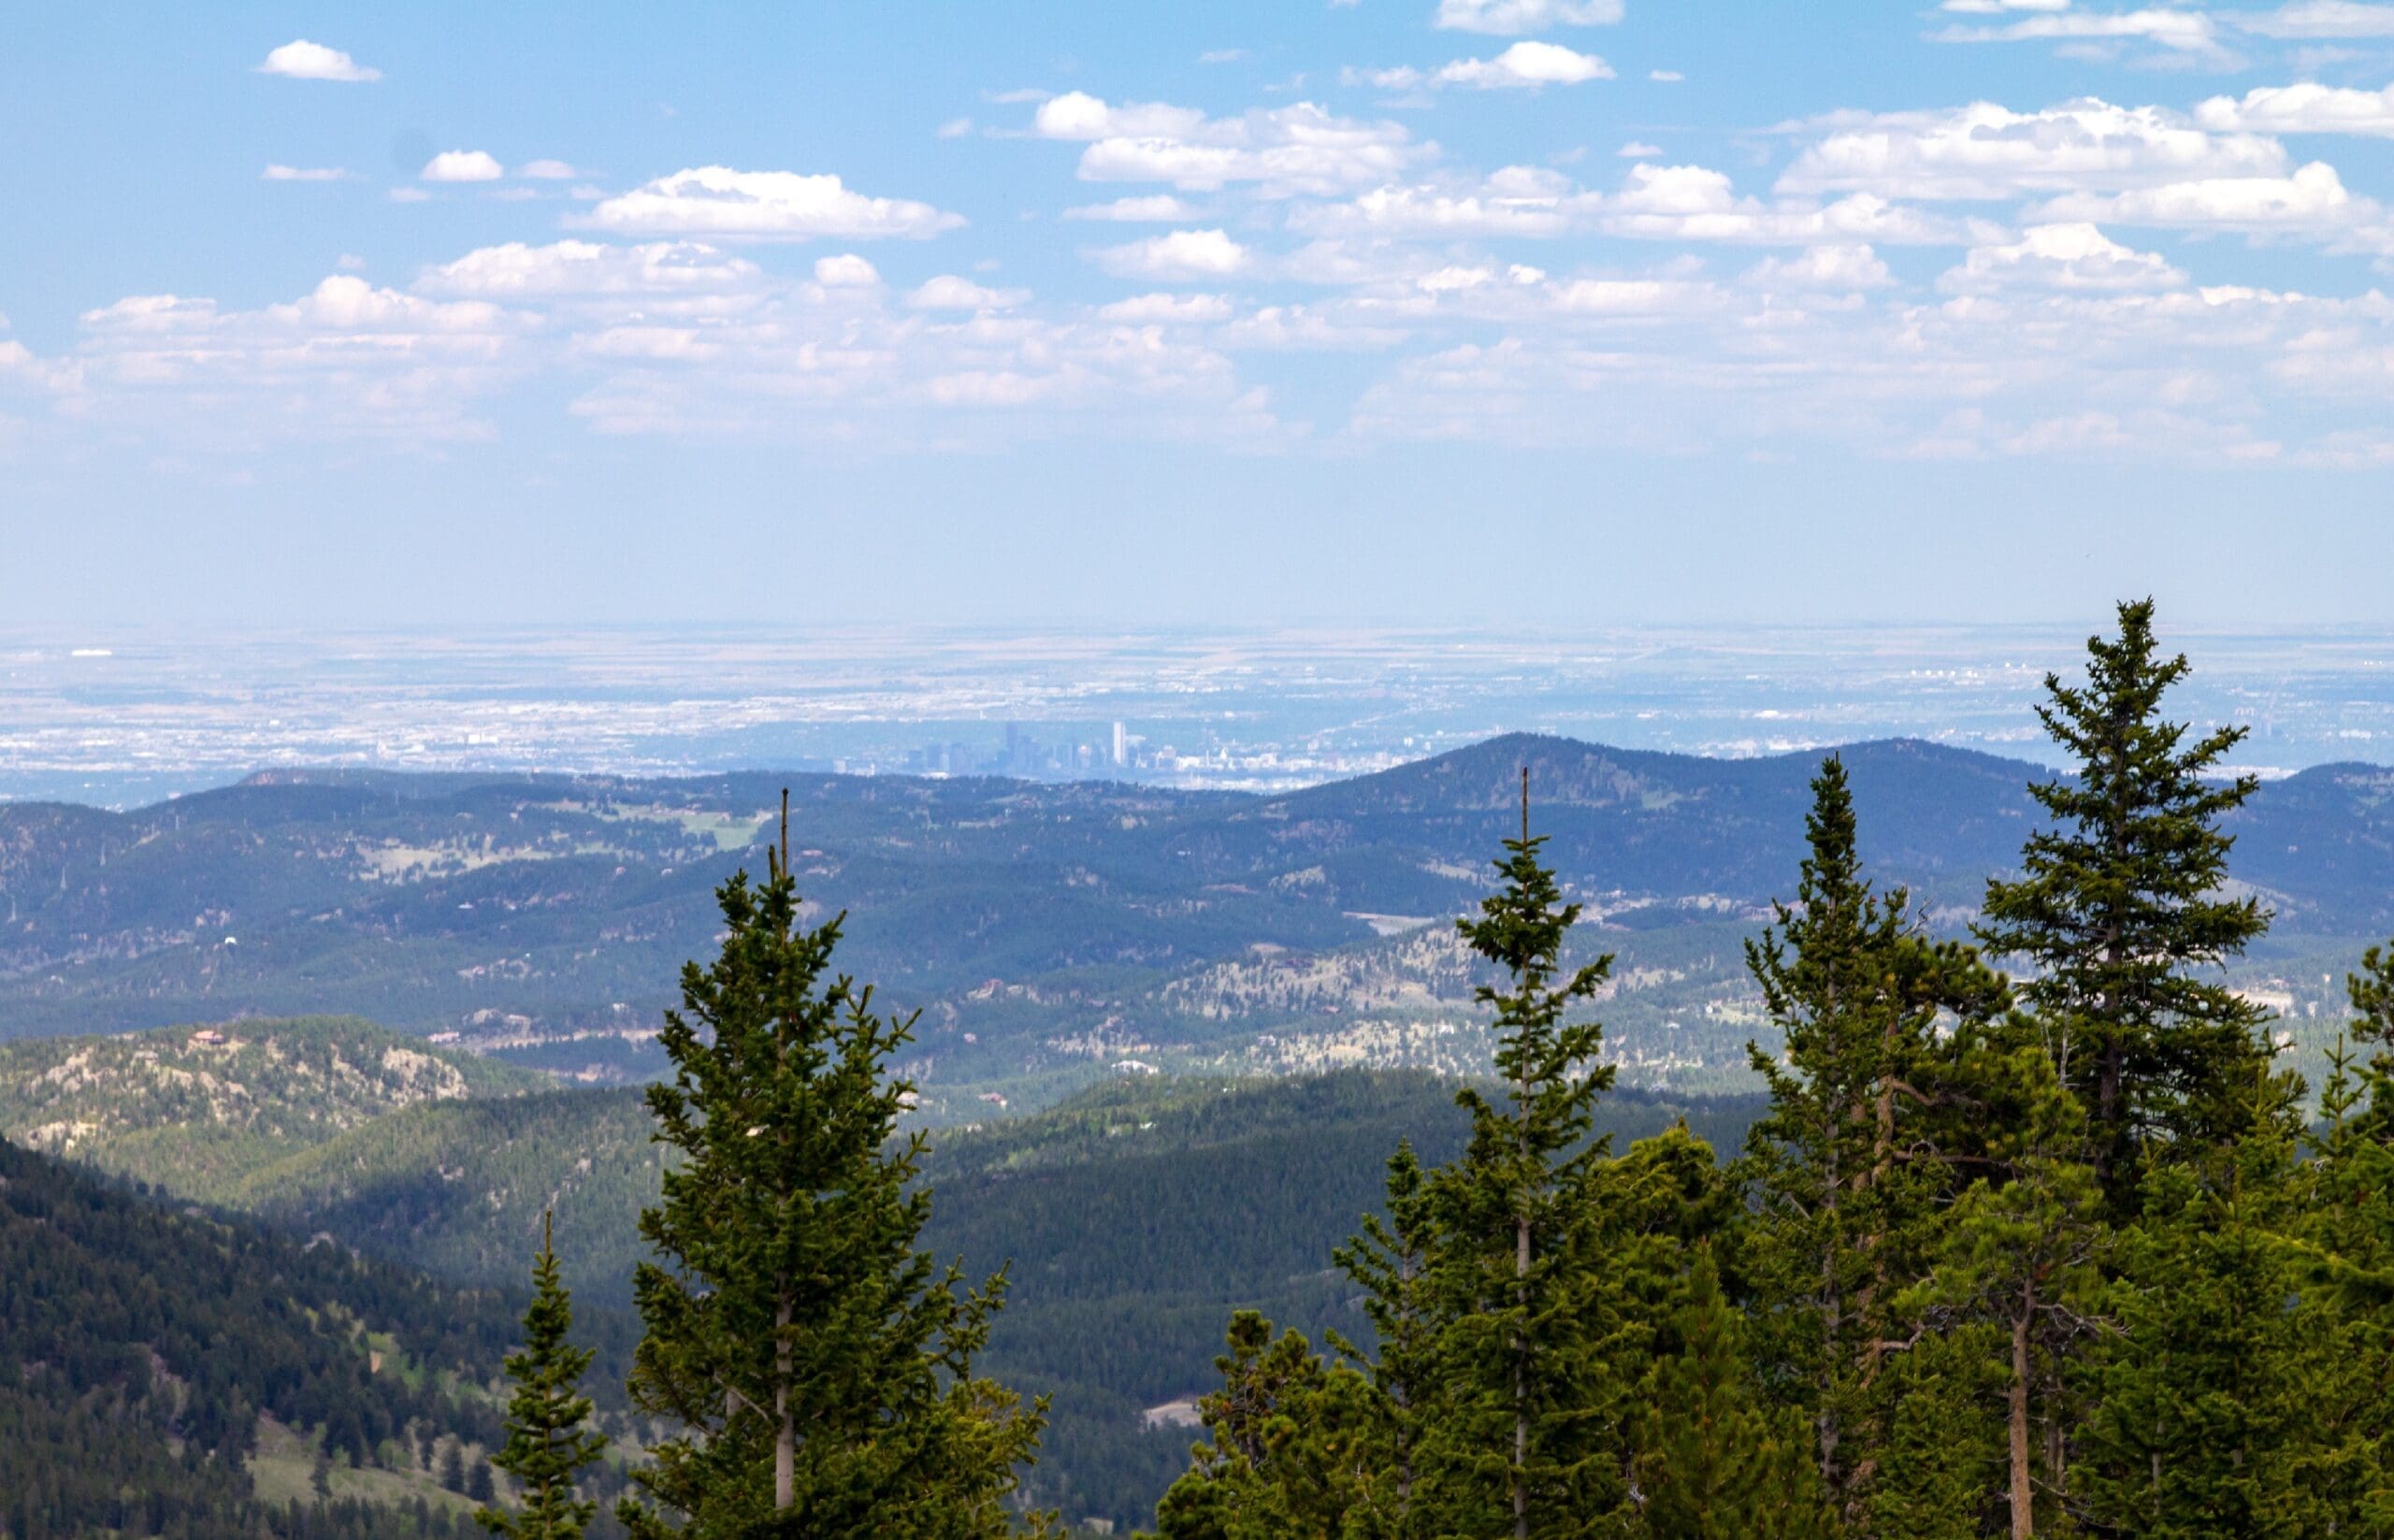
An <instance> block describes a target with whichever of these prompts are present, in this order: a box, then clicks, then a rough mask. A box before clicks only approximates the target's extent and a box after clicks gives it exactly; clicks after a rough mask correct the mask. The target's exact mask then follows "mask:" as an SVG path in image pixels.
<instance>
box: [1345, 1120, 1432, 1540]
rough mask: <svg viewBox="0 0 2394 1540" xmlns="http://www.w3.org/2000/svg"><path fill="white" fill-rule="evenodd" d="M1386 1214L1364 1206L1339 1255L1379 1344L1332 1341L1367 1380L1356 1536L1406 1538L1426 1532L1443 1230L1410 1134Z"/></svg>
mask: <svg viewBox="0 0 2394 1540" xmlns="http://www.w3.org/2000/svg"><path fill="white" fill-rule="evenodd" d="M1387 1192H1388V1216H1387V1218H1385V1219H1383V1218H1382V1217H1381V1216H1378V1215H1377V1214H1367V1215H1365V1216H1363V1230H1362V1231H1361V1232H1360V1233H1359V1234H1357V1235H1355V1236H1354V1237H1352V1238H1351V1239H1349V1240H1348V1242H1347V1243H1346V1244H1345V1245H1341V1246H1340V1247H1338V1248H1337V1250H1336V1251H1335V1252H1334V1254H1333V1259H1334V1261H1336V1263H1337V1264H1338V1266H1339V1268H1340V1269H1341V1270H1342V1271H1343V1272H1345V1273H1346V1274H1347V1276H1348V1278H1349V1279H1350V1280H1352V1281H1353V1282H1354V1284H1355V1285H1356V1286H1357V1287H1358V1288H1361V1289H1362V1290H1363V1314H1364V1317H1365V1318H1366V1319H1368V1320H1369V1321H1370V1322H1371V1323H1372V1331H1373V1335H1374V1340H1375V1344H1376V1346H1375V1349H1374V1351H1373V1352H1370V1353H1366V1352H1364V1351H1363V1349H1361V1348H1359V1347H1357V1346H1355V1345H1354V1344H1352V1343H1350V1342H1348V1340H1347V1339H1345V1338H1344V1337H1341V1336H1339V1335H1337V1334H1336V1333H1332V1335H1331V1345H1332V1346H1334V1347H1335V1348H1336V1349H1337V1350H1338V1351H1339V1352H1340V1354H1342V1355H1343V1356H1344V1357H1345V1358H1347V1359H1348V1360H1350V1361H1353V1362H1358V1363H1361V1364H1363V1366H1364V1370H1365V1374H1366V1375H1367V1378H1368V1381H1369V1385H1370V1395H1369V1397H1368V1406H1369V1408H1370V1426H1369V1429H1368V1432H1367V1433H1366V1438H1367V1440H1368V1446H1367V1449H1366V1451H1365V1460H1364V1464H1365V1469H1366V1472H1367V1475H1366V1479H1365V1480H1364V1482H1363V1488H1362V1490H1359V1491H1358V1493H1357V1495H1356V1504H1355V1513H1354V1516H1353V1518H1351V1519H1350V1528H1351V1530H1352V1532H1353V1533H1354V1534H1355V1535H1356V1536H1357V1537H1358V1540H1402V1537H1406V1536H1411V1535H1416V1534H1424V1533H1429V1531H1428V1528H1427V1525H1426V1522H1425V1514H1426V1512H1427V1511H1428V1504H1425V1503H1423V1502H1422V1501H1421V1497H1422V1494H1421V1491H1420V1487H1421V1475H1422V1473H1421V1441H1422V1437H1423V1434H1424V1432H1425V1430H1426V1429H1427V1428H1428V1426H1429V1419H1430V1418H1432V1417H1433V1416H1435V1402H1434V1398H1435V1396H1436V1394H1437V1390H1438V1337H1439V1332H1440V1330H1441V1328H1442V1325H1443V1322H1442V1321H1441V1318H1440V1317H1439V1314H1438V1311H1437V1306H1436V1298H1435V1293H1434V1292H1433V1288H1434V1283H1435V1269H1436V1264H1437V1244H1438V1243H1437V1233H1436V1229H1435V1220H1434V1216H1433V1213H1432V1209H1431V1204H1430V1195H1429V1190H1428V1183H1427V1179H1426V1177H1425V1176H1424V1174H1423V1173H1422V1170H1421V1161H1420V1160H1419V1159H1416V1158H1415V1156H1414V1153H1413V1145H1412V1144H1411V1143H1410V1142H1409V1141H1404V1140H1400V1141H1399V1142H1398V1144H1397V1147H1396V1153H1395V1154H1394V1155H1393V1156H1392V1157H1390V1158H1389V1162H1388V1188H1387Z"/></svg>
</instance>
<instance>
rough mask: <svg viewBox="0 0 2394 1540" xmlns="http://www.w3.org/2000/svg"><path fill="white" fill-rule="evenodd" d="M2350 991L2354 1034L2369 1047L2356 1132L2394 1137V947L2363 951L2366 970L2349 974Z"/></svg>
mask: <svg viewBox="0 0 2394 1540" xmlns="http://www.w3.org/2000/svg"><path fill="white" fill-rule="evenodd" d="M2344 993H2345V996H2346V997H2347V998H2348V999H2349V1000H2351V1001H2352V1008H2353V1019H2352V1025H2351V1026H2350V1028H2349V1029H2347V1030H2348V1033H2349V1035H2350V1037H2351V1039H2352V1041H2353V1042H2355V1043H2359V1044H2360V1045H2361V1046H2363V1047H2364V1048H2367V1049H2368V1050H2369V1058H2367V1059H2366V1060H2364V1061H2363V1064H2362V1068H2361V1072H2360V1075H2359V1087H2360V1089H2361V1090H2362V1092H2363V1093H2364V1099H2365V1106H2364V1107H2363V1108H2362V1109H2361V1111H2360V1115H2359V1116H2358V1118H2357V1119H2356V1124H2355V1129H2354V1131H2355V1133H2356V1134H2358V1135H2359V1136H2361V1137H2366V1138H2373V1139H2380V1140H2383V1139H2387V1138H2389V1137H2394V945H2387V946H2372V947H2371V948H2370V949H2369V950H2368V951H2366V952H2364V953H2362V954H2361V958H2360V971H2359V972H2358V973H2347V974H2345V975H2344Z"/></svg>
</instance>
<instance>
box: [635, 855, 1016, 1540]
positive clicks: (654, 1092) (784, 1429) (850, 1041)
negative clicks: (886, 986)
mask: <svg viewBox="0 0 2394 1540" xmlns="http://www.w3.org/2000/svg"><path fill="white" fill-rule="evenodd" d="M786 829H787V825H786V814H785V824H784V830H785V832H784V841H785V845H786V839H787V834H786ZM716 897H717V900H718V902H719V904H720V906H721V910H722V914H723V924H724V932H725V934H724V939H723V943H722V950H721V952H720V954H719V955H718V957H716V959H715V961H714V964H713V966H711V967H708V968H704V969H701V968H700V967H699V965H698V964H697V963H695V962H693V963H691V964H689V965H688V966H687V967H686V968H685V969H684V971H683V977H682V997H683V1006H682V1009H681V1010H679V1011H673V1012H669V1013H668V1014H667V1016H666V1021H665V1026H664V1028H663V1029H662V1030H661V1031H660V1032H659V1034H658V1042H659V1043H660V1045H661V1046H662V1047H663V1048H664V1050H665V1052H666V1054H667V1055H668V1057H669V1058H671V1060H672V1064H673V1078H672V1080H671V1083H669V1084H663V1085H656V1086H652V1087H649V1092H648V1104H649V1108H650V1110H651V1112H652V1113H653V1114H654V1115H655V1116H656V1121H657V1125H658V1131H657V1133H656V1139H657V1140H658V1141H659V1142H661V1143H663V1144H669V1145H671V1146H672V1147H673V1149H674V1150H675V1151H676V1152H678V1155H679V1157H680V1159H678V1160H675V1161H671V1162H669V1163H668V1165H667V1167H666V1171H665V1174H664V1178H663V1192H662V1195H661V1202H659V1203H658V1205H657V1206H656V1207H654V1208H651V1209H648V1210H646V1211H645V1212H643V1213H642V1216H641V1233H642V1236H643V1237H645V1238H646V1239H647V1240H648V1242H649V1243H650V1244H651V1245H653V1246H655V1247H656V1251H657V1252H658V1253H659V1254H660V1255H661V1256H662V1257H663V1258H664V1259H665V1260H666V1262H667V1263H668V1264H669V1265H666V1266H659V1265H656V1264H652V1263H643V1264H642V1266H641V1268H640V1270H639V1274H638V1276H637V1279H636V1281H635V1293H636V1297H637V1300H638V1303H639V1306H640V1311H641V1316H642V1320H643V1322H644V1324H645V1326H646V1335H645V1337H644V1339H643V1340H642V1343H641V1345H640V1347H639V1350H638V1353H637V1356H636V1358H635V1360H634V1366H633V1370H632V1376H631V1385H630V1389H631V1394H632V1399H633V1402H634V1403H635V1405H637V1406H638V1407H639V1408H640V1409H641V1410H642V1411H644V1412H646V1413H648V1414H650V1415H651V1416H654V1417H658V1418H666V1419H669V1420H671V1421H672V1422H674V1423H678V1424H679V1425H680V1426H681V1427H682V1428H684V1429H685V1430H686V1431H685V1432H682V1433H680V1434H678V1435H677V1436H675V1437H672V1438H670V1439H668V1440H666V1441H664V1442H663V1443H662V1444H660V1445H659V1446H656V1448H655V1449H654V1450H653V1451H652V1453H653V1455H654V1459H653V1461H652V1462H651V1463H650V1464H648V1465H647V1466H645V1467H643V1468H642V1469H640V1470H638V1471H636V1472H635V1473H634V1480H635V1481H636V1483H637V1484H638V1486H639V1488H640V1490H641V1494H642V1495H641V1497H639V1498H627V1500H626V1501H625V1502H624V1503H623V1504H621V1505H620V1507H619V1510H618V1511H619V1512H620V1514H621V1515H622V1518H623V1519H624V1521H625V1523H626V1524H627V1526H628V1527H629V1528H630V1530H631V1532H632V1533H633V1534H634V1535H636V1536H639V1537H641V1540H665V1537H666V1536H673V1535H680V1536H689V1537H692V1540H715V1537H718V1536H730V1535H734V1534H739V1535H767V1534H771V1535H781V1536H786V1537H789V1540H797V1537H799V1536H808V1537H812V1540H822V1537H828V1536H846V1535H854V1536H864V1535H889V1534H899V1535H908V1536H914V1535H936V1536H942V1537H953V1540H967V1537H980V1536H995V1535H1000V1534H1004V1533H1009V1532H1010V1530H1011V1529H1012V1527H1013V1524H1012V1517H1013V1516H1012V1515H1011V1514H1010V1512H1009V1507H1008V1499H1009V1498H1010V1496H1011V1495H1012V1493H1013V1492H1014V1490H1015V1485H1016V1475H1015V1469H1016V1466H1017V1464H1018V1463H1020V1462H1022V1461H1028V1460H1029V1459H1030V1458H1031V1456H1032V1454H1033V1452H1034V1450H1035V1448H1036V1446H1037V1442H1038V1437H1039V1432H1040V1428H1041V1425H1042V1421H1043V1415H1044V1407H1037V1406H1034V1407H1032V1408H1030V1409H1026V1408H1024V1407H1023V1406H1022V1404H1021V1403H1020V1401H1019V1399H1018V1398H1017V1397H1016V1396H1015V1395H1013V1394H1012V1393H1010V1392H1008V1391H1006V1390H1004V1389H1002V1388H1001V1387H999V1386H997V1385H995V1384H994V1383H991V1382H989V1381H987V1380H982V1379H975V1378H974V1377H973V1370H972V1361H973V1355H974V1354H975V1353H976V1352H977V1351H978V1350H979V1349H980V1348H981V1346H982V1345H983V1343H984V1342H985V1341H986V1339H987V1335H988V1319H989V1317H990V1314H991V1312H993V1311H994V1310H995V1309H996V1308H997V1307H998V1305H999V1303H1001V1301H1002V1295H1003V1290H1004V1274H1002V1272H1001V1273H1000V1274H996V1275H993V1276H992V1277H990V1278H989V1279H988V1280H987V1281H986V1282H985V1283H984V1284H983V1285H982V1286H981V1287H980V1288H974V1289H966V1288H964V1287H963V1277H962V1269H961V1265H960V1263H952V1264H950V1265H948V1266H947V1267H945V1269H941V1268H937V1267H935V1266H934V1265H933V1263H932V1261H931V1259H930V1258H929V1257H928V1256H927V1255H925V1254H923V1253H921V1252H918V1251H917V1250H916V1239H917V1237H918V1236H919V1235H920V1234H921V1232H922V1229H923V1226H924V1224H925V1223H926V1222H927V1220H928V1219H929V1217H930V1201H931V1200H930V1192H929V1191H928V1190H927V1189H926V1188H924V1187H921V1186H919V1185H917V1184H916V1182H915V1177H916V1173H917V1172H918V1171H919V1170H920V1165H921V1159H922V1154H923V1150H924V1138H923V1135H922V1134H920V1133H919V1132H916V1133H915V1134H913V1135H911V1136H908V1137H903V1138H901V1137H898V1136H897V1133H896V1128H897V1123H898V1119H899V1116H900V1115H901V1111H902V1110H903V1108H904V1107H905V1105H906V1103H907V1101H908V1099H909V1096H910V1093H911V1092H912V1090H913V1087H912V1086H911V1085H910V1084H909V1083H907V1082H906V1081H905V1080H904V1079H902V1078H901V1077H899V1076H897V1075H894V1074H892V1073H891V1072H890V1070H889V1060H890V1058H891V1057H892V1056H893V1055H894V1054H895V1053H896V1052H897V1051H898V1050H899V1049H900V1048H901V1047H902V1046H903V1045H904V1044H905V1043H907V1042H908V1041H910V1038H911V1030H912V1024H913V1018H912V1017H906V1018H902V1019H895V1020H893V1019H889V1018H887V1017H885V1016H883V1015H881V1014H880V1013H879V1012H877V1011H876V1010H875V1009H874V1008H873V990H872V989H871V988H870V987H858V986H857V985H856V984H855V983H854V982H853V981H852V980H851V979H850V978H849V977H847V976H846V975H844V974H836V973H834V972H833V971H832V966H831V963H832V952H833V949H834V948H835V946H836V945H837V944H838V942H839V939H840V929H841V924H842V919H841V917H837V916H835V917H833V918H832V919H830V920H828V921H826V922H825V923H824V924H822V925H820V926H817V927H815V928H812V929H805V928H799V927H798V925H797V923H796V921H797V918H798V902H799V900H798V895H797V891H796V889H795V887H794V885H792V882H791V879H790V876H789V872H788V863H787V860H786V856H784V857H783V858H779V859H775V860H774V861H773V862H772V870H771V873H770V877H769V880H768V881H767V882H766V884H765V885H763V886H762V887H757V886H755V885H751V884H750V882H749V880H748V877H747V874H746V873H745V872H741V873H739V874H736V875H734V876H733V877H732V878H731V880H730V881H729V882H728V883H726V884H725V885H723V886H722V887H721V888H719V889H717V893H716Z"/></svg>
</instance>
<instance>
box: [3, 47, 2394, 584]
mask: <svg viewBox="0 0 2394 1540" xmlns="http://www.w3.org/2000/svg"><path fill="white" fill-rule="evenodd" d="M14 20H15V22H16V24H15V25H14V26H13V27H12V29H11V35H10V41H9V47H8V49H7V56H6V57H5V58H0V197H5V198H6V199H7V205H8V207H9V208H10V209H12V210H14V211H15V215H16V217H15V219H14V220H13V222H12V228H14V229H15V230H16V231H17V232H18V233H19V237H20V238H18V239H15V240H12V241H10V242H8V243H7V248H6V249H5V250H0V622H13V623H29V622H40V623H44V624H60V623H67V622H77V621H92V622H103V623H108V624H133V623H138V622H144V621H154V622H159V623H164V624H170V625H198V624H203V623H210V624H256V623H260V622H281V623H288V624H292V625H297V626H338V625H346V624H354V623H360V622H364V623H368V624H374V625H394V624H401V623H427V624H435V625H439V626H452V627H454V626H476V625H483V624H487V623H490V622H494V621H525V622H532V623H537V624H541V625H547V626H558V625H566V626H571V625H602V624H613V623H620V622H626V621H694V620H704V619H708V618H728V619H738V620H742V621H751V622H760V623H786V622H793V621H794V622H802V623H816V622H824V623H843V624H847V623H858V624H861V623H867V622H873V621H879V620H887V619H901V620H908V621H960V622H971V623H1005V624H1010V625H1017V626H1026V625H1027V626H1038V625H1080V624H1089V625H1100V624H1110V625H1150V624H1177V625H1193V626H1205V625H1234V626H1235V625H1253V624H1266V623H1274V622H1282V621H1305V622H1312V623H1323V624H1338V623H1366V624H1372V625H1378V626H1402V625H1408V624H1420V625H1432V626H1458V627H1463V628H1466V629H1467V628H1470V627H1472V626H1487V625H1505V624H1543V625H1554V626H1566V627H1567V626H1581V625H1594V626H1602V625H1612V624H1619V623H1622V622H1635V623H1688V624H1728V623H1737V622H1747V621H1772V622H1834V621H1850V620H1870V621H1889V622H1896V621H1900V622H1928V621H1939V620H1956V621H1966V622H1972V623H1993V622H2004V621H2025V622H2032V623H2036V624H2062V625H2070V626H2089V627H2091V626H2094V625H2096V624H2098V623H2099V622H2100V620H2101V618H2102V616H2103V614H2104V612H2105V610H2106V607H2107V606H2108V604H2109V602H2110V601H2111V600H2113V599H2115V598H2118V597H2124V596H2127V595H2133V594H2142V593H2145V592H2153V593H2156V595H2158V596H2159V597H2160V598H2161V600H2162V606H2163V608H2162V612H2163V615H2164V617H2165V618H2167V619H2174V620H2176V621H2178V622H2180V623H2184V624H2191V625H2206V626H2247V627H2253V626H2258V627H2264V628H2266V627H2272V626H2302V625H2307V624H2313V623H2318V622H2349V623H2363V624H2368V623H2376V622H2380V621H2386V620H2388V619H2394V612H2389V606H2388V604H2387V597H2386V592H2385V584H2384V583H2383V580H2382V576H2381V571H2382V568H2383V565H2384V564H2383V558H2382V549H2383V535H2384V525H2385V522H2386V510H2387V508H2388V506H2389V505H2394V427H2389V421H2394V419H2389V412H2388V409H2389V407H2394V298H2389V297H2388V295H2387V274H2388V267H2389V264H2394V161H2389V158H2388V157H2387V154H2386V152H2385V151H2386V146H2387V140H2388V138H2389V137H2394V84H2389V81H2394V0H2234V3H2229V0H1942V3H1941V4H1939V3H1935V0H1920V3H1916V4H1907V5H1877V4H1845V5H1837V6H1828V7H1763V6H1755V5H1752V4H1751V3H1746V0H1679V3H1673V4H1662V3H1660V0H1326V3H1325V0H1268V3H1267V0H1233V3H1226V4H1220V5H1210V6H1204V7H1120V6H1113V5H1105V4H1101V3H1098V0H1057V3H1055V4H1051V5H1045V6H1039V7H1005V8H1004V9H1002V10H1001V9H999V8H997V7H972V6H959V5H954V4H930V3H927V0H890V3H888V4H884V5H878V6H872V7H860V6H859V7H769V6H733V7H699V8H691V7H641V6H631V5H625V4H603V5H596V6H577V7H563V6H554V5H552V6H541V5H525V6H505V7H492V6H467V5H461V4H454V3H448V4H426V5H418V6H408V7H381V8H374V9H360V8H357V7H322V6H309V5H291V4H272V5H267V4H251V3H242V0H234V3H227V4H223V5H210V6H206V7H142V8H129V7H36V8H30V9H27V10H25V11H24V12H23V14H22V15H20V16H19V17H17V18H15V19H14Z"/></svg>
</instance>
